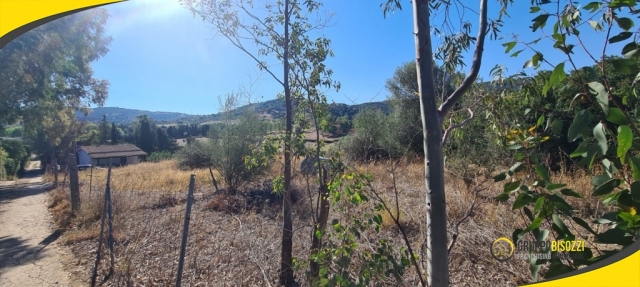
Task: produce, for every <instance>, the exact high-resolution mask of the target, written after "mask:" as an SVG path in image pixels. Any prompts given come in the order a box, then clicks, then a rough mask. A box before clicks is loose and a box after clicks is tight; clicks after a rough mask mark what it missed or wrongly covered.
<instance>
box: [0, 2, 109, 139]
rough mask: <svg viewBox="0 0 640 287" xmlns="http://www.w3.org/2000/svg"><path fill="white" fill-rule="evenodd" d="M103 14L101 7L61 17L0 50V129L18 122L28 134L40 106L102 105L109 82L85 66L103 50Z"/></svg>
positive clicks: (38, 122) (40, 115)
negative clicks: (94, 76) (23, 125)
mask: <svg viewBox="0 0 640 287" xmlns="http://www.w3.org/2000/svg"><path fill="white" fill-rule="evenodd" d="M108 16H109V15H108V13H107V11H106V10H105V9H102V8H97V9H91V10H88V11H84V12H80V13H75V14H72V15H69V16H65V17H62V18H60V19H57V20H54V21H52V22H49V23H47V24H44V25H42V26H39V27H37V28H35V29H33V30H31V31H29V32H27V33H25V34H23V35H20V36H19V37H17V38H16V39H14V40H13V41H11V42H9V43H8V44H7V45H6V46H4V47H3V48H2V49H0V63H2V64H1V65H0V128H1V127H2V126H4V125H7V124H12V123H15V122H16V121H18V120H22V121H23V123H25V127H28V128H30V129H31V130H32V132H33V131H34V130H35V129H36V128H37V127H40V126H42V124H43V123H45V121H44V119H45V118H46V117H47V115H48V114H49V112H47V111H43V109H58V108H61V107H68V108H73V109H83V110H84V109H86V108H88V106H89V105H90V104H97V105H100V106H101V105H102V104H103V103H104V101H105V99H106V98H107V93H108V86H109V83H108V82H107V81H106V80H98V79H95V78H93V70H92V68H91V65H90V64H91V62H94V61H96V60H97V59H99V58H100V57H102V56H104V55H105V54H106V53H107V52H108V51H109V49H108V45H109V44H110V42H111V37H108V36H107V35H105V29H104V25H105V23H106V21H107V18H108ZM46 102H50V103H46Z"/></svg>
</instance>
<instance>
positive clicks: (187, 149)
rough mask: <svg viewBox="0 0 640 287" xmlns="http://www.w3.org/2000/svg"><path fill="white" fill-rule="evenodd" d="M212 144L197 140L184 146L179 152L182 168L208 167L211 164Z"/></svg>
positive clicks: (179, 162)
mask: <svg viewBox="0 0 640 287" xmlns="http://www.w3.org/2000/svg"><path fill="white" fill-rule="evenodd" d="M210 150H211V146H210V144H208V143H203V142H200V141H195V142H193V143H190V144H187V145H186V146H184V147H182V148H181V149H180V150H179V151H178V152H177V153H176V157H177V158H178V166H179V167H180V169H183V170H184V169H195V168H206V167H210V166H211V151H210Z"/></svg>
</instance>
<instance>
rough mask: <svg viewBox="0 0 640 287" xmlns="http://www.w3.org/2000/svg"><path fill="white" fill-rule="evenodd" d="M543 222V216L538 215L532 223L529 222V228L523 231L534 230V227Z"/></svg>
mask: <svg viewBox="0 0 640 287" xmlns="http://www.w3.org/2000/svg"><path fill="white" fill-rule="evenodd" d="M541 223H542V218H540V217H536V218H535V219H533V221H532V222H531V224H529V226H527V228H526V229H525V230H524V231H522V233H527V232H529V231H531V230H534V229H536V228H538V227H540V224H541Z"/></svg>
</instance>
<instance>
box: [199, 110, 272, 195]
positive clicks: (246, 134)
mask: <svg viewBox="0 0 640 287" xmlns="http://www.w3.org/2000/svg"><path fill="white" fill-rule="evenodd" d="M265 135H266V125H265V123H264V122H263V121H262V120H261V119H260V116H259V115H258V114H257V113H255V112H252V111H247V112H245V113H244V114H242V115H241V116H240V117H239V118H238V120H237V122H236V123H234V124H228V126H227V127H225V128H224V129H223V130H222V131H220V134H219V136H220V138H219V139H217V140H211V141H210V147H211V165H212V166H213V167H214V168H215V169H216V170H218V172H220V175H221V176H222V179H223V180H224V182H225V184H226V185H227V187H228V188H229V190H230V191H232V192H235V191H236V190H237V189H238V188H239V187H241V186H242V185H244V184H245V183H247V182H250V181H251V180H253V179H254V178H255V177H257V176H260V175H262V174H264V173H265V172H266V171H267V170H268V169H269V165H268V164H264V165H256V166H252V167H251V168H249V167H247V165H246V164H245V158H246V157H247V156H251V155H252V151H253V149H254V148H257V147H259V146H260V145H261V144H262V142H263V140H264V137H265Z"/></svg>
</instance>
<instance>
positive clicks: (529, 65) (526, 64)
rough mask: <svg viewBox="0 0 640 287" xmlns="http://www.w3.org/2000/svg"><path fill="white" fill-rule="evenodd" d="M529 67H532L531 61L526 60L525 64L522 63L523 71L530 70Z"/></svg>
mask: <svg viewBox="0 0 640 287" xmlns="http://www.w3.org/2000/svg"><path fill="white" fill-rule="evenodd" d="M530 67H533V61H531V60H527V61H526V62H524V65H523V66H522V68H523V69H526V68H530Z"/></svg>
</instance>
